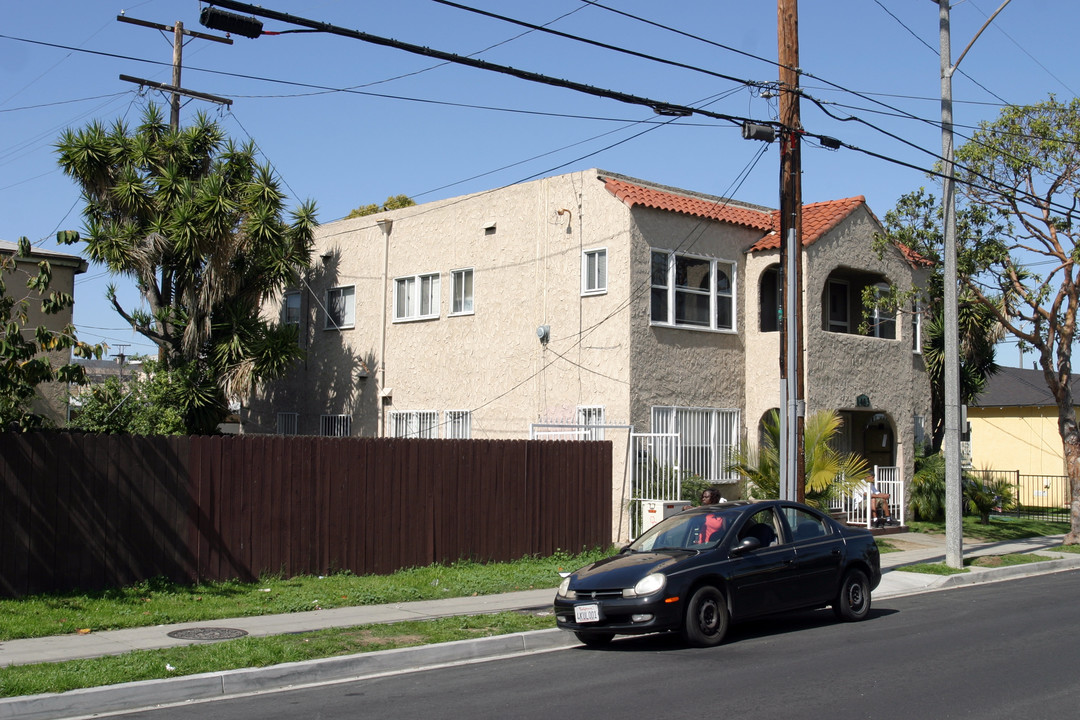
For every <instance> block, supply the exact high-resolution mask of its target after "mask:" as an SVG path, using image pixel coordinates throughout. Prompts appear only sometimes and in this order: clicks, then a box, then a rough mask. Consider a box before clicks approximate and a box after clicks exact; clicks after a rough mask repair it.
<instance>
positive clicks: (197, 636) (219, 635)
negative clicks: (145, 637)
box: [168, 627, 247, 640]
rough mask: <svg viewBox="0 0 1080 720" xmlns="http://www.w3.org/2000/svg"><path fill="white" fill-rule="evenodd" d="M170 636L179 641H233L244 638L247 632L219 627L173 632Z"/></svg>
mask: <svg viewBox="0 0 1080 720" xmlns="http://www.w3.org/2000/svg"><path fill="white" fill-rule="evenodd" d="M168 635H169V637H171V638H176V639H177V640H232V639H233V638H238V637H244V636H245V635H247V630H237V629H235V628H219V627H202V628H185V629H184V630H173V631H172V632H171V633H168Z"/></svg>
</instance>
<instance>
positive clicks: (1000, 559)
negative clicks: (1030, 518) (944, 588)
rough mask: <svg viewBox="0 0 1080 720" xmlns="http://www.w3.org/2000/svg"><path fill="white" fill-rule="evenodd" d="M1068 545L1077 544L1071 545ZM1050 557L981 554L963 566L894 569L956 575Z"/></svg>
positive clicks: (1017, 554)
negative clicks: (976, 569) (977, 569)
mask: <svg viewBox="0 0 1080 720" xmlns="http://www.w3.org/2000/svg"><path fill="white" fill-rule="evenodd" d="M1070 547H1077V546H1076V545H1072V546H1070ZM1051 559H1052V558H1049V557H1047V556H1045V555H1035V554H1032V553H1009V554H1007V555H982V556H979V557H975V558H964V567H963V568H954V567H949V566H948V565H946V564H945V563H913V564H911V565H900V566H899V567H897V568H895V569H896V570H900V571H902V572H915V573H926V574H928V575H956V574H959V573H966V572H968V568H969V567H1008V566H1010V565H1027V564H1028V563H1036V562H1044V561H1046V560H1051Z"/></svg>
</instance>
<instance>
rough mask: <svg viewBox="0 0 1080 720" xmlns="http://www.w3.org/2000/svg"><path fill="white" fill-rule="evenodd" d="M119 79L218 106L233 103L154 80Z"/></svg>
mask: <svg viewBox="0 0 1080 720" xmlns="http://www.w3.org/2000/svg"><path fill="white" fill-rule="evenodd" d="M120 79H121V80H123V81H124V82H129V83H135V84H136V85H145V86H146V87H150V88H154V89H155V90H164V91H166V92H171V93H176V94H177V95H186V96H187V97H193V98H196V99H198V100H208V101H209V102H215V103H218V104H219V105H232V102H233V101H232V100H230V99H229V98H224V97H219V96H217V95H211V94H209V93H202V92H198V91H195V90H185V89H184V88H182V87H176V86H174V85H169V84H168V83H163V82H157V81H156V80H147V79H146V78H137V77H133V76H131V75H120Z"/></svg>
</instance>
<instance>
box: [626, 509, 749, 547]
mask: <svg viewBox="0 0 1080 720" xmlns="http://www.w3.org/2000/svg"><path fill="white" fill-rule="evenodd" d="M738 516H739V513H738V512H737V511H732V510H721V511H718V512H684V513H679V514H678V515H672V516H671V517H668V518H665V519H663V520H661V521H660V522H659V523H657V524H656V525H655V526H653V527H652V528H650V529H648V530H646V531H645V533H644V534H642V535H641V537H639V538H638V539H637V540H635V541H634V542H632V543H630V545H629V548H628V549H630V550H635V551H638V552H650V551H652V550H659V549H661V548H676V549H683V550H703V549H706V548H711V547H714V546H715V545H716V544H717V543H718V542H719V541H720V539H721V538H723V536H724V535H725V534H726V533H727V530H728V529H729V528H730V527H731V526H732V524H733V523H734V522H735V520H736V519H737V518H738Z"/></svg>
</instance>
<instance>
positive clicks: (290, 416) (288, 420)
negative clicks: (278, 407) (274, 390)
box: [277, 412, 300, 435]
mask: <svg viewBox="0 0 1080 720" xmlns="http://www.w3.org/2000/svg"><path fill="white" fill-rule="evenodd" d="M299 418H300V414H299V413H294V412H279V413H278V414H277V434H278V435H298V434H299V432H298V431H297V427H298V424H299Z"/></svg>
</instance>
